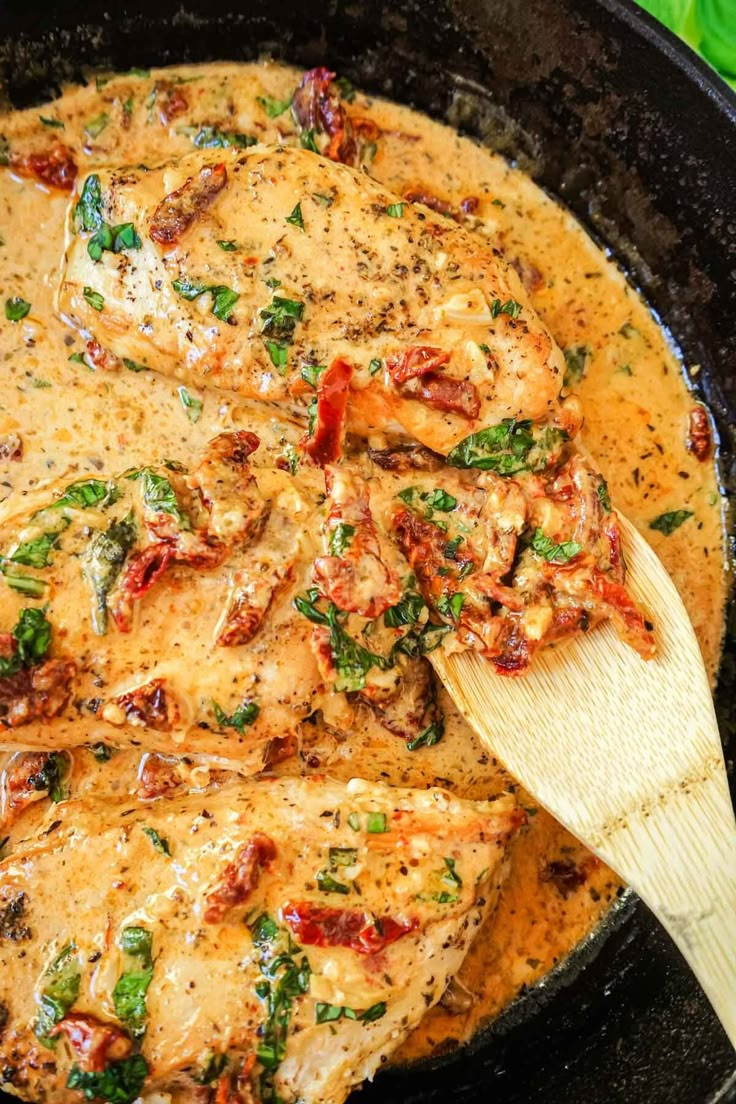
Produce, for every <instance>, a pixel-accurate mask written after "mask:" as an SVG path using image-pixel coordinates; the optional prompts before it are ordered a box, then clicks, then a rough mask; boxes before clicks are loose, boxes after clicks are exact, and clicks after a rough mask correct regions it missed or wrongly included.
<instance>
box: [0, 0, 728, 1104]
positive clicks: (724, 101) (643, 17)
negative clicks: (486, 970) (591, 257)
mask: <svg viewBox="0 0 736 1104" xmlns="http://www.w3.org/2000/svg"><path fill="white" fill-rule="evenodd" d="M597 6H598V7H601V8H603V9H605V10H606V11H608V12H609V13H610V14H611V15H612V16H613V17H614V18H615V19H617V20H619V21H620V22H621V23H623V24H624V25H625V26H626V27H627V28H628V30H629V31H630V32H631V33H634V34H637V35H639V36H640V37H642V38H644V39H645V40H646V41H647V42H648V43H649V44H650V45H651V46H652V47H653V48H654V49H656V50H658V51H659V52H661V53H663V54H664V55H665V56H666V57H667V58H668V60H669V62H670V63H671V64H672V65H674V66H676V67H677V68H678V69H679V70H680V71H681V72H682V73H683V74H684V76H685V77H686V79H687V80H689V81H690V82H691V83H692V84H694V85H695V86H696V87H697V89H698V92H699V93H700V94H701V95H705V96H707V97H708V98H709V99H710V100H711V101H712V102H713V103H714V104H716V105H717V107H718V110H719V112H720V113H721V114H723V116H724V125H726V126H732V127H733V126H736V95H734V93H733V92H732V91H731V89H730V88H729V87H728V86H727V85H726V84H725V82H723V81H721V80H720V78H719V77H718V76H717V74H716V73H715V72H714V71H713V70H712V69H711V68H710V67H709V66H708V65H707V63H706V62H704V61H703V60H702V59H700V58H699V57H698V56H697V55H696V54H695V53H694V52H693V51H692V50H691V49H690V48H689V47H688V46H687V45H686V44H684V43H682V42H680V40H678V39H677V38H676V37H675V36H673V35H672V34H671V33H670V32H668V31H667V30H666V29H665V28H663V27H662V26H661V25H659V24H658V23H657V22H656V21H655V20H654V19H653V18H652V17H650V16H649V15H648V14H647V13H645V12H644V11H642V10H641V9H639V8H637V7H635V6H633V4H630V3H625V2H623V0H597ZM0 16H2V5H0ZM224 52H225V53H226V54H227V52H228V51H227V50H225V51H224ZM563 202H564V200H563ZM587 228H588V229H590V227H589V226H588V227H587ZM629 275H630V274H629ZM631 282H633V283H634V285H635V286H636V281H635V280H632V281H631ZM644 297H645V299H646V298H648V297H647V295H646V293H644ZM708 398H709V402H710V405H711V407H715V408H716V414H717V415H718V414H719V413H720V419H719V421H720V424H721V429H722V432H723V434H724V436H725V435H726V433H727V428H728V414H727V408H726V405H725V404H723V405H722V404H720V403H719V402H714V401H713V398H712V397H711V396H710V395H709V396H708ZM719 407H720V409H719ZM724 443H725V442H724ZM724 477H725V481H726V482H730V480H728V479H727V477H726V475H725V473H724ZM640 908H641V906H637V905H636V904H635V903H634V902H628V907H625V908H623V909H620V910H618V919H619V920H620V921H623V920H626V919H631V918H632V916H634V920H636V917H635V914H636V912H637V911H638V910H640ZM616 926H618V925H616ZM626 926H627V925H626V924H624V928H626ZM602 939H603V936H602V935H600V933H599V935H598V936H594V937H593V939H592V940H591V941H590V946H589V947H586V948H584V953H583V954H582V956H581V957H582V958H583V959H586V958H587V959H589V958H590V957H591V954H592V953H595V948H596V947H597V946H598V945H599V943H600V942H601V941H602ZM576 957H577V956H576ZM584 964H585V962H584V961H581V962H580V963H579V965H581V966H582V965H584ZM528 996H529V1000H527V1008H528V1007H529V1006H530V1005H531V1006H533V1005H535V1004H539V1003H540V1001H539V996H540V993H538V992H537V990H534V991H532V992H531V993H530V994H529V995H528ZM527 1014H528V1013H527V1012H524V1010H523V1009H522V1010H519V1009H512V1010H510V1011H509V1013H508V1014H507V1015H505V1016H504V1017H503V1020H504V1021H506V1020H508V1025H507V1026H506V1025H505V1023H504V1022H501V1021H497V1023H496V1024H494V1025H493V1026H492V1028H490V1029H489V1030H488V1032H487V1033H482V1035H481V1036H480V1037H477V1038H476V1040H475V1041H474V1042H473V1044H472V1045H471V1047H470V1048H469V1049H467V1050H465V1051H463V1052H462V1054H463V1055H467V1056H468V1058H472V1055H474V1054H475V1053H476V1052H477V1051H478V1050H479V1049H482V1048H485V1047H487V1046H488V1044H489V1043H490V1037H491V1036H498V1034H499V1032H504V1031H506V1030H510V1029H511V1027H512V1026H513V1025H514V1024H515V1023H518V1021H519V1017H520V1016H521V1018H522V1019H523V1018H524V1017H525V1016H526V1015H527ZM453 1057H455V1056H453ZM449 1059H450V1056H448V1059H445V1060H444V1061H443V1063H442V1065H443V1066H444V1065H445V1064H446V1062H447V1061H448V1060H449ZM453 1064H456V1062H455V1063H453ZM427 1071H428V1072H429V1073H432V1072H436V1073H440V1069H439V1068H438V1066H437V1063H432V1064H431V1065H430V1066H428V1067H427ZM412 1076H415V1073H414V1072H413V1073H412ZM398 1079H399V1080H401V1081H403V1080H404V1077H403V1075H398ZM392 1080H393V1078H392ZM729 1080H732V1079H729ZM379 1084H381V1085H383V1086H386V1080H385V1079H383V1078H382V1079H381V1082H380V1083H379ZM727 1091H728V1082H727V1083H726V1084H724V1085H723V1086H722V1087H721V1089H719V1090H717V1093H716V1096H715V1097H713V1098H712V1099H713V1100H716V1099H718V1100H725V1099H726V1097H725V1096H724V1095H723V1094H724V1092H727ZM399 1092H400V1093H401V1096H402V1097H403V1095H404V1093H403V1091H402V1090H401V1089H399ZM389 1095H393V1094H389ZM379 1097H380V1094H379ZM384 1098H385V1097H384Z"/></svg>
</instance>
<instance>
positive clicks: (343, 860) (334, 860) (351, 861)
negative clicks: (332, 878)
mask: <svg viewBox="0 0 736 1104" xmlns="http://www.w3.org/2000/svg"><path fill="white" fill-rule="evenodd" d="M329 855H330V868H331V869H332V870H335V869H336V868H337V867H338V866H355V864H356V863H357V861H358V851H357V848H355V847H331V848H330V850H329Z"/></svg>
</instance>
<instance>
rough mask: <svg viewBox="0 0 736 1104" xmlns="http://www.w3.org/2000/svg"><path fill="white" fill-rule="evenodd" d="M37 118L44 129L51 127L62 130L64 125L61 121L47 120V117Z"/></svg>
mask: <svg viewBox="0 0 736 1104" xmlns="http://www.w3.org/2000/svg"><path fill="white" fill-rule="evenodd" d="M38 118H39V119H40V121H41V122H42V123H43V125H44V126H45V127H53V128H54V129H55V130H63V129H64V124H63V123H62V121H61V119H49V118H48V116H47V115H39V116H38Z"/></svg>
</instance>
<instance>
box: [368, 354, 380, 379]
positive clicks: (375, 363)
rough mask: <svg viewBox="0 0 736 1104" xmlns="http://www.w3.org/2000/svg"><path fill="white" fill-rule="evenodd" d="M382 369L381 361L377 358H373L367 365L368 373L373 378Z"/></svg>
mask: <svg viewBox="0 0 736 1104" xmlns="http://www.w3.org/2000/svg"><path fill="white" fill-rule="evenodd" d="M382 367H383V361H382V360H381V359H380V358H379V357H374V358H373V360H372V361H371V362H370V364H369V365H368V371H369V372H370V374H371V375H372V376H375V374H376V372H380V371H381V368H382Z"/></svg>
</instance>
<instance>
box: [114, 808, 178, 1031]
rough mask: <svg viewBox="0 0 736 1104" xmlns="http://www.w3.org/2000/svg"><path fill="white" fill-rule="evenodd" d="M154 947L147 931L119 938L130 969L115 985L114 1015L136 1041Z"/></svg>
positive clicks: (143, 1026)
mask: <svg viewBox="0 0 736 1104" xmlns="http://www.w3.org/2000/svg"><path fill="white" fill-rule="evenodd" d="M144 831H145V829H144ZM167 853H168V852H167ZM152 943H153V936H152V934H151V932H150V931H148V930H147V929H146V928H141V927H128V928H123V930H122V932H121V934H120V940H119V944H120V949H121V950H122V951H123V953H124V954H125V955H126V957H127V958H128V959H129V969H126V970H125V971H124V972H123V973H122V974H121V975H120V977H119V978H118V980H117V982H116V983H115V988H114V989H113V991H112V1000H113V1004H114V1006H115V1015H116V1016H117V1018H118V1019H119V1020H120V1021H121V1023H124V1024H125V1026H126V1027H127V1028H128V1030H129V1031H130V1033H131V1035H133V1037H134V1038H136V1039H140V1038H141V1037H142V1036H143V1035H144V1034H145V1030H146V1016H147V1010H146V993H147V992H148V987H149V985H150V984H151V980H152V978H153V959H152V957H151V947H152Z"/></svg>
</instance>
